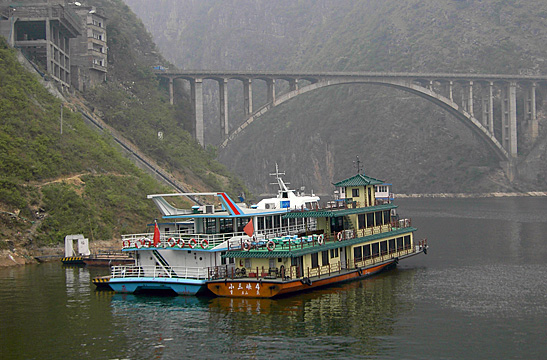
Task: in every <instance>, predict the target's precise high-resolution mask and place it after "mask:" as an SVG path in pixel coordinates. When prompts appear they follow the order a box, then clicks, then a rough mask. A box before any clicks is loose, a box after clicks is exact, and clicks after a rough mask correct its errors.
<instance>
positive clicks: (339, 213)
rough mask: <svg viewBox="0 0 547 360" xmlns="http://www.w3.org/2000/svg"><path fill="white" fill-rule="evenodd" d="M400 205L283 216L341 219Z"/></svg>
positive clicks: (289, 217) (286, 216)
mask: <svg viewBox="0 0 547 360" xmlns="http://www.w3.org/2000/svg"><path fill="white" fill-rule="evenodd" d="M397 207H398V205H393V204H385V205H376V206H367V207H364V208H363V207H360V208H355V209H342V210H328V209H324V210H312V211H294V212H290V213H287V214H285V215H283V219H296V218H307V217H312V218H320V217H340V216H347V215H354V214H366V213H371V212H374V211H381V210H391V209H396V208H397Z"/></svg>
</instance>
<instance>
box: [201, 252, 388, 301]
mask: <svg viewBox="0 0 547 360" xmlns="http://www.w3.org/2000/svg"><path fill="white" fill-rule="evenodd" d="M396 265H397V261H396V260H393V261H389V262H385V263H382V264H378V265H375V266H371V267H368V268H363V269H352V270H349V271H345V272H341V273H339V274H333V275H330V276H322V277H314V278H301V279H295V280H291V281H280V280H267V279H259V280H256V279H237V280H236V279H234V280H231V279H229V280H226V281H225V280H216V281H211V282H209V283H208V284H207V287H208V288H209V290H210V291H211V292H212V293H213V294H215V295H217V296H224V297H249V298H272V297H278V296H283V295H287V294H292V293H296V292H301V291H308V290H311V289H316V288H319V287H323V286H329V285H333V284H337V283H341V282H346V281H352V280H356V279H359V278H365V277H369V276H372V275H374V274H377V273H379V272H381V271H385V270H388V269H390V268H393V267H395V266H396Z"/></svg>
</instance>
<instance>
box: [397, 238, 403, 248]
mask: <svg viewBox="0 0 547 360" xmlns="http://www.w3.org/2000/svg"><path fill="white" fill-rule="evenodd" d="M397 250H399V251H400V250H403V238H402V237H398V238H397Z"/></svg>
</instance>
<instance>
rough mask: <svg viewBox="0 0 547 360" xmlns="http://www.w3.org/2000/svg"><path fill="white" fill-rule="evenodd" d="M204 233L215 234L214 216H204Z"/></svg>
mask: <svg viewBox="0 0 547 360" xmlns="http://www.w3.org/2000/svg"><path fill="white" fill-rule="evenodd" d="M203 220H204V224H205V233H206V234H216V232H217V231H216V219H214V218H205V219H203Z"/></svg>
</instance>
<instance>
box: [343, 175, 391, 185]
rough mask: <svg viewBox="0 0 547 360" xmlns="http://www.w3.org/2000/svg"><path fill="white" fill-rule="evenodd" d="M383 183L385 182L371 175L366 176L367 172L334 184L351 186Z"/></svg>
mask: <svg viewBox="0 0 547 360" xmlns="http://www.w3.org/2000/svg"><path fill="white" fill-rule="evenodd" d="M383 183H384V182H383V181H381V180H378V179H375V178H372V177H370V176H366V175H365V174H357V175H355V176H352V177H350V178H348V179H346V180H342V181H339V182H337V183H336V184H333V185H334V186H336V187H351V186H367V185H380V184H383Z"/></svg>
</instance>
